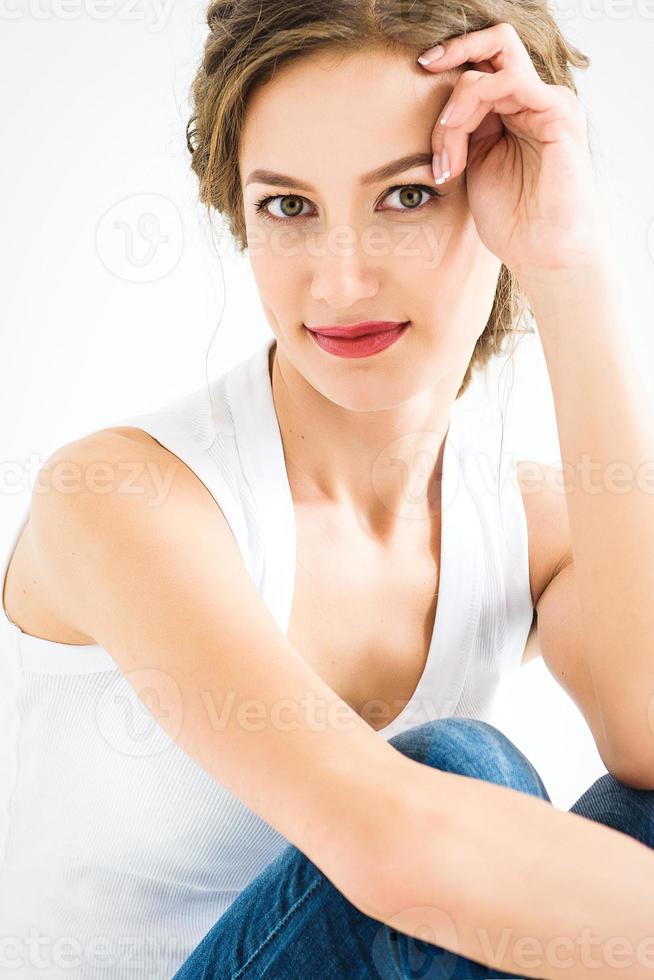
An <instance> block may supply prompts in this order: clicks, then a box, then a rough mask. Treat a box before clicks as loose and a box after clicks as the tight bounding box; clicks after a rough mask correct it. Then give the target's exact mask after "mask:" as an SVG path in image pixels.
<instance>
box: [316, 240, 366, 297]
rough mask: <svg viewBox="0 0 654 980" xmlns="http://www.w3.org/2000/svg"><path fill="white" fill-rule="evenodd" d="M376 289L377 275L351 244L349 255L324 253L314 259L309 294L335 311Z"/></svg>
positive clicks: (363, 256)
mask: <svg viewBox="0 0 654 980" xmlns="http://www.w3.org/2000/svg"><path fill="white" fill-rule="evenodd" d="M378 290H379V277H378V275H377V273H376V272H375V271H374V269H372V268H371V266H370V262H369V260H368V258H367V257H366V256H365V255H362V254H361V253H360V252H359V251H358V249H357V248H355V247H350V248H349V250H348V254H341V255H337V254H327V253H325V254H324V255H322V256H320V257H318V258H317V259H316V260H315V266H314V273H313V278H312V282H311V296H312V298H313V299H315V300H321V301H322V302H323V303H325V305H326V306H328V307H329V309H330V310H332V311H334V312H336V311H337V310H339V309H346V308H348V307H350V306H352V305H353V304H354V303H356V302H357V301H358V300H361V299H371V298H372V297H373V296H376V295H377V292H378Z"/></svg>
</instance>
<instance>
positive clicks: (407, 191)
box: [254, 184, 444, 221]
mask: <svg viewBox="0 0 654 980" xmlns="http://www.w3.org/2000/svg"><path fill="white" fill-rule="evenodd" d="M395 194H397V195H398V198H397V202H398V204H399V206H393V207H390V208H382V210H383V211H395V212H398V213H403V212H404V213H407V212H411V211H421V210H422V209H423V208H424V207H425V206H426V205H428V204H429V203H430V200H431V199H432V198H436V197H443V196H444V195H443V194H442V193H441V192H440V191H437V190H435V189H434V188H433V187H429V186H428V185H427V184H398V185H397V186H396V187H390V188H389V189H388V190H387V191H386V193H385V194H384V196H383V198H382V201H385V200H387V199H388V198H389V197H392V196H393V195H395ZM423 194H424V195H426V198H427V199H426V200H425V199H424V198H422V199H421V195H423ZM308 203H309V202H308V201H307V199H306V198H304V197H300V195H298V194H274V195H270V196H268V197H264V198H262V199H261V200H260V201H257V202H256V204H255V206H254V207H255V211H256V212H257V213H258V214H260V215H261V216H262V217H263V218H271V219H272V220H273V221H290V220H292V219H293V218H306V217H311V215H310V214H309V215H307V213H306V212H304V211H303V207H304V205H305V204H308ZM272 204H275V205H277V204H278V205H279V208H280V211H281V213H277V214H275V213H273V212H271V211H270V210H269V209H268V206H269V205H272Z"/></svg>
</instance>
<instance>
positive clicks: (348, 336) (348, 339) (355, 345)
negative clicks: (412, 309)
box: [306, 320, 410, 357]
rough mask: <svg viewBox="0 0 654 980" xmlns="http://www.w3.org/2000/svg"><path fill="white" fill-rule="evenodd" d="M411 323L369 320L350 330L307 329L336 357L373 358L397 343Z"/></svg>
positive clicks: (318, 343) (332, 328)
mask: <svg viewBox="0 0 654 980" xmlns="http://www.w3.org/2000/svg"><path fill="white" fill-rule="evenodd" d="M409 323H410V321H409V320H406V321H405V322H404V323H398V322H397V321H396V320H367V321H366V322H365V323H356V324H353V325H352V326H349V327H339V326H324V327H307V328H306V329H307V330H308V331H309V333H310V334H311V336H312V337H313V339H314V341H315V342H316V344H317V345H318V346H319V347H320V348H321V349H322V350H324V351H326V352H327V353H328V354H333V355H335V356H336V357H369V356H370V355H371V354H378V353H379V352H380V351H383V350H385V349H386V348H387V347H390V346H391V344H394V343H395V341H396V340H399V338H400V337H401V336H402V334H404V332H405V331H406V329H407V327H408V326H409Z"/></svg>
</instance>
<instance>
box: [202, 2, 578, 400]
mask: <svg viewBox="0 0 654 980" xmlns="http://www.w3.org/2000/svg"><path fill="white" fill-rule="evenodd" d="M502 22H505V23H508V24H512V25H513V27H514V28H515V29H516V31H517V33H518V35H519V37H520V38H521V40H522V42H523V44H524V46H525V48H526V49H527V52H528V53H529V55H530V57H531V60H532V62H533V64H534V67H535V68H536V71H537V73H538V75H539V77H540V78H541V79H542V80H543V81H544V82H547V83H548V84H553V85H565V86H567V87H568V88H570V89H572V91H573V92H575V94H576V93H577V89H576V86H575V83H574V80H573V77H572V73H571V67H576V68H587V67H588V65H589V64H590V60H589V58H588V57H587V56H586V55H584V54H582V53H581V52H580V51H578V50H577V49H576V48H574V47H572V45H570V44H569V43H568V42H567V41H566V40H565V39H564V37H563V35H562V33H561V31H560V29H559V27H558V25H557V24H556V21H555V20H554V18H553V16H552V14H551V13H550V11H549V10H548V8H547V3H546V0H457V2H456V3H448V2H447V0H311V2H308V3H307V2H305V0H215V2H213V3H210V4H209V8H208V11H207V23H208V25H209V36H208V37H207V40H206V43H205V47H204V56H203V58H202V62H201V64H200V67H199V69H198V71H197V74H196V75H195V78H194V80H193V84H192V89H191V96H192V111H193V114H192V116H191V118H190V120H189V123H188V126H187V130H186V138H187V144H188V148H189V151H190V153H191V155H192V168H193V170H194V171H195V173H196V174H197V176H198V178H199V184H200V200H201V201H202V202H203V203H205V204H206V205H207V206H208V208H209V209H211V208H214V209H215V210H216V211H217V212H218V213H219V214H220V215H221V216H223V217H224V218H225V219H226V221H227V225H228V228H229V231H230V233H231V235H232V237H233V239H234V242H235V245H236V249H237V251H238V252H240V253H241V254H242V253H244V252H245V250H246V249H247V236H246V228H245V216H244V206H243V194H242V188H241V181H240V174H239V165H238V159H239V146H240V139H241V133H242V130H243V125H244V121H245V115H246V111H247V103H248V96H249V95H250V94H251V93H252V92H253V90H254V88H255V87H256V86H259V85H262V84H264V83H265V82H267V81H269V80H270V79H271V78H272V77H273V75H274V73H275V71H276V70H277V68H278V67H279V66H280V65H283V64H285V63H287V62H290V61H294V60H296V59H298V58H303V57H306V56H307V55H310V54H312V53H314V52H319V51H323V50H325V49H329V50H330V51H334V50H336V51H342V52H344V53H355V52H360V51H361V49H362V48H371V47H373V46H374V47H377V48H382V49H385V50H389V51H391V52H393V53H405V54H407V56H410V57H412V58H414V59H415V58H417V57H418V55H419V54H420V53H421V52H422V51H425V50H426V49H427V48H430V47H432V46H433V45H434V44H437V43H438V42H440V41H447V40H448V39H449V38H452V37H457V36H459V35H461V34H466V33H467V32H469V31H477V30H482V29H483V28H487V27H492V26H493V25H494V24H498V23H502ZM525 307H526V300H525V297H524V294H523V292H522V290H521V289H520V286H519V284H518V282H517V281H516V279H515V278H514V277H513V276H512V275H511V273H510V272H509V270H508V269H507V268H506V266H504V265H503V266H502V267H501V269H500V274H499V277H498V282H497V289H496V292H495V298H494V302H493V307H492V309H491V313H490V315H489V318H488V322H487V324H486V326H485V328H484V330H483V332H482V333H481V334H480V336H479V338H478V340H477V343H476V345H475V348H474V351H473V354H472V357H471V360H470V363H469V365H468V367H467V369H466V372H465V375H464V378H463V381H462V383H461V386H460V388H459V391H458V393H457V398H458V397H459V396H460V395H462V394H463V392H464V391H465V389H466V388H467V387H468V384H469V383H470V381H471V378H472V374H473V371H474V370H477V369H482V368H484V367H485V365H486V364H487V363H488V361H489V360H490V358H491V357H492V356H493V355H495V354H498V353H500V352H501V351H502V349H503V346H504V341H505V339H506V338H507V337H514V338H515V336H516V335H517V334H518V333H525V332H527V333H531V332H533V330H524V329H521V328H520V326H519V324H520V322H521V319H522V315H523V313H524V311H525Z"/></svg>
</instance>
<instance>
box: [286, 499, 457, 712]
mask: <svg viewBox="0 0 654 980" xmlns="http://www.w3.org/2000/svg"><path fill="white" fill-rule="evenodd" d="M432 523H433V522H432ZM421 530H422V534H420V533H418V532H417V531H416V529H415V528H414V529H411V533H410V534H409V533H408V532H407V534H406V535H405V540H404V541H401V542H399V541H398V540H396V541H395V543H392V544H384V545H382V544H380V543H379V542H374V541H372V540H371V539H370V538H369V537H367V536H366V535H365V534H363V533H362V532H361V531H357V529H356V526H355V527H354V528H353V527H352V525H351V524H349V525H348V524H347V523H345V522H340V523H339V522H338V521H337V520H335V519H334V518H330V517H327V516H325V515H322V516H321V515H318V514H316V512H315V511H314V512H312V513H311V515H310V516H309V515H303V514H302V513H301V512H298V514H297V515H296V541H297V545H296V575H295V587H294V593H293V603H292V608H291V616H290V620H289V627H288V631H287V636H288V639H289V641H290V642H291V643H292V644H293V646H294V647H295V649H296V650H298V651H299V652H300V653H301V655H302V656H303V657H304V659H305V660H306V661H307V662H308V663H309V664H310V665H311V667H312V668H313V669H314V670H315V671H316V673H317V674H319V675H320V677H321V678H322V679H323V680H324V681H325V682H326V683H327V684H329V686H330V687H331V688H332V689H333V690H334V691H336V693H337V694H338V695H339V697H341V698H342V699H343V700H344V701H346V702H347V703H348V704H349V705H350V707H351V708H352V709H353V710H354V711H356V712H357V713H358V714H359V715H361V716H362V717H363V718H364V719H365V720H366V721H367V722H368V724H370V725H371V727H373V728H375V729H376V730H378V729H379V728H382V727H384V726H386V725H388V724H390V722H391V721H393V720H394V719H395V718H396V717H397V715H399V714H400V712H401V710H402V709H403V707H404V706H405V704H406V703H407V701H409V700H410V699H411V697H412V695H413V693H414V691H415V690H416V687H417V685H418V681H419V679H420V677H421V675H422V673H423V670H424V668H425V664H426V661H427V657H428V652H429V648H430V643H431V638H432V632H433V627H434V620H435V615H436V605H437V596H438V588H439V568H440V554H439V546H440V531H439V528H438V527H433V526H432V527H430V528H422V529H421Z"/></svg>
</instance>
